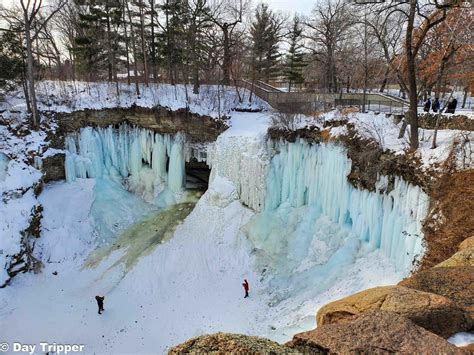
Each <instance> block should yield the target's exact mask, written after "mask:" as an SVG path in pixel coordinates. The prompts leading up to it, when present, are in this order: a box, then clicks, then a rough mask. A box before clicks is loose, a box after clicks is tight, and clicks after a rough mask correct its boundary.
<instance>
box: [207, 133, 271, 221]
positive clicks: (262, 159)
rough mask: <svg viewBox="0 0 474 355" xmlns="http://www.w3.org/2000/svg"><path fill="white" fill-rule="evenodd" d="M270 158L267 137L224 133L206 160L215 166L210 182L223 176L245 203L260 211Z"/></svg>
mask: <svg viewBox="0 0 474 355" xmlns="http://www.w3.org/2000/svg"><path fill="white" fill-rule="evenodd" d="M269 161H270V158H269V156H268V154H267V149H266V142H265V140H261V139H254V138H246V137H238V136H235V137H223V136H221V137H219V138H218V139H217V141H216V142H215V143H214V144H213V145H212V146H210V147H209V149H208V152H207V163H208V165H209V166H210V167H212V170H211V176H210V180H209V186H212V185H213V182H214V180H215V179H216V178H217V177H223V178H225V179H227V180H228V181H230V182H232V184H234V186H235V188H236V191H237V194H238V196H239V199H240V201H241V202H242V203H243V204H244V205H245V206H247V207H250V208H251V209H253V210H254V211H257V212H258V211H261V210H262V209H263V207H264V205H265V189H266V185H267V182H266V179H267V170H268V163H269Z"/></svg>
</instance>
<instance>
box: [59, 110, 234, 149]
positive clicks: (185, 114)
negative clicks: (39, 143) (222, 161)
mask: <svg viewBox="0 0 474 355" xmlns="http://www.w3.org/2000/svg"><path fill="white" fill-rule="evenodd" d="M55 118H56V120H57V122H58V124H59V127H60V131H61V132H62V133H63V134H66V133H69V132H75V131H77V130H79V129H80V128H82V127H87V126H92V127H108V126H110V125H113V126H116V125H119V124H122V123H128V124H131V125H136V126H140V127H143V128H147V129H150V130H152V131H154V132H157V133H161V134H171V135H174V134H176V133H178V132H184V133H185V134H186V136H187V139H188V141H189V142H192V143H197V142H199V143H201V142H214V141H215V140H216V139H217V137H218V136H219V134H221V133H222V132H223V131H225V130H226V129H227V124H226V123H225V120H224V119H215V118H211V117H207V116H201V115H198V114H194V113H191V112H189V111H187V110H185V109H180V110H177V111H171V110H168V109H166V108H163V107H156V108H142V107H132V108H127V109H103V110H84V111H76V112H72V113H60V114H59V113H58V114H56V115H55ZM55 148H63V147H55Z"/></svg>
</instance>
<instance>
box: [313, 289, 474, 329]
mask: <svg viewBox="0 0 474 355" xmlns="http://www.w3.org/2000/svg"><path fill="white" fill-rule="evenodd" d="M372 310H382V311H391V312H395V313H397V314H400V315H402V316H404V317H406V318H408V319H410V320H411V321H413V322H414V323H415V324H417V325H418V326H421V327H423V328H425V329H427V330H429V331H431V332H433V333H435V334H438V335H440V336H442V337H445V338H448V337H450V336H451V335H453V334H455V333H457V332H462V331H467V330H469V329H471V325H472V322H471V319H470V316H469V315H468V314H467V313H466V311H465V310H464V309H462V308H461V307H459V306H457V305H456V304H455V303H454V302H453V301H451V300H450V299H448V298H446V297H443V296H440V295H436V294H433V293H427V292H422V291H417V290H413V289H409V288H406V287H401V286H386V287H376V288H372V289H369V290H365V291H362V292H359V293H356V294H354V295H351V296H348V297H345V298H343V299H341V300H338V301H335V302H331V303H329V304H327V305H325V306H324V307H322V308H321V309H320V310H319V312H318V314H317V316H316V319H317V323H318V326H322V325H325V324H338V323H344V322H347V321H349V320H350V319H352V316H353V315H357V314H360V313H363V312H367V311H372Z"/></svg>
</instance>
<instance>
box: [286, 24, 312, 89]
mask: <svg viewBox="0 0 474 355" xmlns="http://www.w3.org/2000/svg"><path fill="white" fill-rule="evenodd" d="M302 33H303V28H302V26H301V20H300V19H299V17H298V16H295V17H294V19H293V26H292V28H291V31H290V33H289V34H288V42H289V44H290V48H289V49H288V54H287V56H286V61H285V66H284V70H283V75H284V77H285V78H286V79H287V81H288V91H289V92H291V89H292V88H293V86H294V85H300V84H302V83H303V82H304V77H303V68H304V67H306V65H307V63H306V62H305V59H304V53H303V52H302V51H301V49H302V48H303V45H302V44H301V37H302Z"/></svg>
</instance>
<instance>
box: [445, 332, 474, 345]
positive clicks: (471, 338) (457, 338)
mask: <svg viewBox="0 0 474 355" xmlns="http://www.w3.org/2000/svg"><path fill="white" fill-rule="evenodd" d="M448 341H449V342H450V343H451V344H454V345H456V346H467V345H469V344H474V333H465V332H462V333H457V334H454V335H453V336H452V337H451V338H449V339H448Z"/></svg>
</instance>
